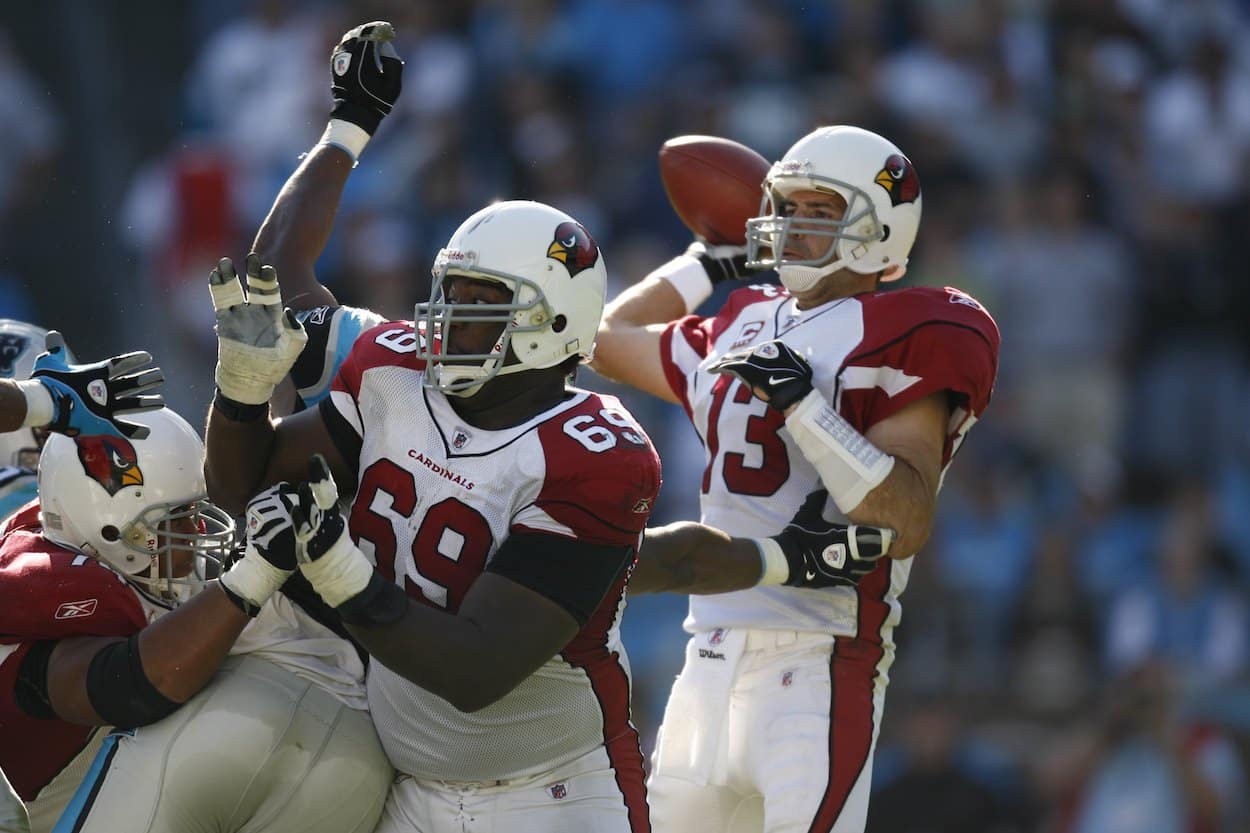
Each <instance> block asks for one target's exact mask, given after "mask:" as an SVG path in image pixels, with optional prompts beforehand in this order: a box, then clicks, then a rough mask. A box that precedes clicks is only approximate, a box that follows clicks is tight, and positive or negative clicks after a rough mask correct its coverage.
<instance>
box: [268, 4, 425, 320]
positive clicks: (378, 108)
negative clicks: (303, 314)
mask: <svg viewBox="0 0 1250 833" xmlns="http://www.w3.org/2000/svg"><path fill="white" fill-rule="evenodd" d="M394 37H395V30H394V28H393V27H392V26H391V24H389V23H386V22H384V21H374V22H373V23H366V24H363V25H361V26H357V27H356V28H354V29H352V30H351V31H349V32H347V33H346V34H344V35H343V37H342V39H341V40H340V41H339V43H338V45H337V46H336V47H335V48H334V49H333V51H332V54H331V56H330V73H331V92H332V93H333V95H334V109H333V110H332V111H331V114H330V122H329V124H328V125H327V126H326V130H325V133H324V134H323V135H322V137H321V139H320V140H319V141H318V143H317V145H316V146H315V147H314V148H313V149H312V150H311V151H309V153H308V155H307V156H306V157H304V161H303V162H302V163H301V164H300V166H299V167H298V168H297V169H296V170H295V173H293V174H291V177H290V178H289V179H288V180H287V181H286V184H285V185H284V186H283V187H282V190H281V191H280V192H279V193H278V198H277V199H276V200H275V201H274V204H273V207H272V208H271V209H270V210H269V215H268V216H267V217H266V218H265V221H264V223H262V224H261V227H260V231H259V232H258V233H257V235H256V240H255V241H254V242H253V244H252V250H253V251H254V252H256V253H257V254H258V255H259V256H260V258H261V260H262V261H263V262H264V263H268V264H272V265H273V266H274V267H275V268H276V269H277V270H278V274H280V275H282V301H283V303H284V304H286V305H287V306H288V307H290V308H291V309H295V310H302V309H312V308H313V307H318V306H322V305H325V304H331V305H333V304H336V303H337V302H336V300H335V298H334V295H333V293H331V292H330V290H328V289H326V288H325V287H324V286H322V285H321V282H320V281H318V280H317V275H316V273H315V271H314V266H315V265H316V262H317V258H318V257H319V256H320V255H321V252H322V250H323V249H325V246H326V242H327V241H328V240H329V239H330V231H331V229H332V228H333V227H334V216H335V213H336V212H337V211H338V207H339V200H340V198H341V197H342V196H343V187H344V186H345V185H346V184H347V177H348V175H349V174H350V173H351V170H352V168H353V167H355V164H356V159H357V157H359V156H360V153H361V151H362V150H364V147H365V145H366V144H367V143H368V141H369V139H370V137H372V136H373V133H374V131H376V130H377V128H378V125H379V124H380V123H381V121H382V119H383V118H384V117H385V116H386V115H387V114H388V113H390V111H391V108H392V107H393V106H394V104H395V101H396V100H397V99H398V98H399V92H400V88H401V86H402V76H403V69H404V62H403V61H401V60H400V59H399V56H398V55H397V54H396V53H395V49H394V47H393V46H391V43H390V42H391V39H392V38H394Z"/></svg>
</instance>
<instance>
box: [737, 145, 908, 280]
mask: <svg viewBox="0 0 1250 833" xmlns="http://www.w3.org/2000/svg"><path fill="white" fill-rule="evenodd" d="M796 191H826V192H830V191H832V192H834V193H837V194H840V195H841V196H842V198H843V199H844V200H846V211H845V212H844V213H843V215H842V218H841V219H840V220H828V219H816V218H809V217H802V218H799V217H787V216H785V214H786V211H785V204H786V199H787V197H788V196H789V195H790V194H793V193H794V192H796ZM760 215H761V216H759V217H754V218H752V219H750V220H747V265H748V266H750V267H751V268H755V269H776V270H777V273H778V275H779V276H780V277H781V282H782V284H784V285H785V287H786V288H787V289H789V290H790V291H791V292H803V291H806V290H808V289H811V288H812V287H813V286H815V285H816V283H817V282H818V281H819V280H820V279H821V278H823V277H824V276H826V275H829V274H832V273H833V272H836V271H837V270H839V269H850V270H851V271H852V272H858V273H860V274H872V273H874V272H880V271H882V270H886V269H889V270H891V271H890V275H889V277H890V278H891V279H895V278H900V277H902V273H903V271H904V270H906V268H907V255H908V253H909V252H910V251H911V246H912V243H914V242H915V240H916V232H917V230H918V229H919V228H920V179H919V177H917V176H916V169H915V168H914V167H912V164H911V161H910V160H909V159H908V158H907V157H906V156H904V155H903V152H902V151H901V150H899V149H898V147H897V146H896V145H895V144H894V143H893V142H891V141H889V140H888V139H886V138H884V137H883V136H879V135H877V134H876V133H873V132H871V131H868V130H863V129H861V128H858V127H850V126H847V125H837V126H834V127H821V128H818V129H817V130H814V131H812V132H811V133H809V134H807V135H806V136H804V137H803V138H802V139H799V141H798V142H796V143H795V145H794V146H793V147H792V148H790V150H788V151H787V152H786V155H785V156H784V157H782V159H781V161H779V162H777V163H775V164H774V165H773V166H772V168H771V169H770V170H769V172H768V176H767V178H766V179H765V180H764V199H763V202H762V203H761V205H760ZM792 234H795V235H798V234H801V235H803V236H805V237H816V238H828V240H829V248H828V249H827V250H826V251H825V252H824V254H822V255H821V256H819V257H813V258H806V259H799V258H793V257H790V258H787V257H786V256H785V251H786V238H787V237H788V236H789V235H792Z"/></svg>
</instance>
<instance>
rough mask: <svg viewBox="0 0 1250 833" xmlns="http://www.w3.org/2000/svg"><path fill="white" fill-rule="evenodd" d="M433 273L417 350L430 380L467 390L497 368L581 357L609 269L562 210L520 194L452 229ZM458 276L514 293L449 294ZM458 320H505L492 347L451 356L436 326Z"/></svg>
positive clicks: (514, 369) (591, 339) (420, 312)
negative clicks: (486, 300)
mask: <svg viewBox="0 0 1250 833" xmlns="http://www.w3.org/2000/svg"><path fill="white" fill-rule="evenodd" d="M433 273H434V282H433V300H431V302H430V303H428V304H418V305H417V310H416V324H417V329H418V333H419V335H420V336H421V337H420V339H419V342H418V345H417V348H418V349H417V357H418V358H420V359H424V360H425V361H426V362H427V369H426V374H425V378H426V384H428V385H430V386H432V387H436V388H439V389H440V390H442V391H444V392H446V393H452V394H456V395H459V396H471V395H473V394H474V393H476V392H477V391H478V389H479V388H481V386H482V385H483V384H484V383H485V382H487V381H489V380H490V379H493V378H494V377H495V376H498V375H502V374H508V373H519V372H521V371H525V370H534V369H537V368H546V367H555V366H556V365H558V364H560V363H561V362H563V361H565V360H566V359H568V358H569V357H570V356H581V357H582V358H583V359H588V358H589V357H590V355H591V353H592V352H593V350H594V343H595V333H596V332H597V331H598V329H599V319H600V318H601V317H602V316H603V302H604V294H605V293H606V292H607V281H608V273H607V269H606V268H605V267H604V263H603V255H602V254H601V253H600V251H599V247H598V245H596V243H595V241H594V238H593V237H591V236H590V233H589V232H587V231H586V229H585V228H584V227H583V226H582V224H581V223H579V222H577V221H576V220H574V219H573V218H572V217H570V216H569V215H567V214H565V213H564V212H563V211H559V210H557V209H555V208H552V207H551V206H549V205H544V204H542V203H539V202H529V201H524V200H514V201H509V202H498V203H495V204H494V205H490V206H487V207H486V208H483V209H482V210H481V211H478V212H477V213H476V214H474V215H473V216H472V217H469V219H467V220H465V221H464V223H463V224H461V226H460V228H458V229H456V231H455V233H454V234H452V236H451V239H450V240H448V241H447V246H446V247H445V248H443V249H442V250H441V251H440V252H439V253H438V256H437V257H436V258H435V260H434V268H433ZM457 275H464V276H467V277H470V278H476V279H478V280H485V281H493V282H497V283H500V284H503V285H504V286H506V287H508V288H509V289H510V290H511V291H512V300H511V301H510V302H508V303H501V304H456V303H450V302H448V300H447V283H448V280H447V279H448V278H450V277H454V276H457ZM458 322H495V323H502V324H503V325H504V327H503V332H502V333H501V334H500V336H499V339H498V340H497V341H496V342H495V344H494V345H493V346H492V347H491V349H490V350H489V352H486V353H478V354H456V355H455V356H449V355H448V354H446V353H444V352H443V350H444V348H443V339H442V338H441V334H442V333H444V332H446V328H447V327H448V326H450V325H451V324H453V323H458ZM509 350H511V354H512V355H515V357H516V358H515V360H512V359H510V358H509Z"/></svg>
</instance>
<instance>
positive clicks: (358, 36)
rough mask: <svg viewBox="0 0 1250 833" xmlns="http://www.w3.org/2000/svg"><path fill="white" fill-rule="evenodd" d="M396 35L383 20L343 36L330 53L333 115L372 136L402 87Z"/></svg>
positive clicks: (359, 27) (390, 26) (402, 67)
mask: <svg viewBox="0 0 1250 833" xmlns="http://www.w3.org/2000/svg"><path fill="white" fill-rule="evenodd" d="M394 37H395V27H394V26H392V25H391V24H389V23H387V22H386V21H384V20H375V21H373V22H372V23H364V24H361V25H360V26H357V27H356V28H355V29H352V30H351V31H349V32H348V33H347V34H345V35H343V39H342V40H341V41H339V45H338V46H336V47H334V52H333V54H331V56H330V91H331V92H332V93H333V94H334V109H333V110H332V111H331V112H330V116H331V118H336V119H343V120H344V121H349V122H351V123H352V124H354V125H356V126H358V127H359V128H361V129H362V130H364V131H365V132H366V133H368V134H369V135H370V136H372V135H373V133H374V131H375V130H377V129H378V125H379V124H381V122H382V118H383V116H386V115H387V114H388V113H390V112H391V108H392V107H394V106H395V102H396V100H398V99H399V91H400V88H401V87H402V86H403V73H404V62H403V61H402V60H400V58H399V53H397V52H396V51H395V47H393V46H391V39H392V38H394Z"/></svg>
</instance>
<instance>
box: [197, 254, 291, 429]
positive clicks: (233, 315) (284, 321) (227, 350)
mask: <svg viewBox="0 0 1250 833" xmlns="http://www.w3.org/2000/svg"><path fill="white" fill-rule="evenodd" d="M208 291H209V292H210V293H212V296H213V310H214V312H216V314H217V373H216V376H217V388H218V389H219V390H220V391H221V393H222V395H223V396H225V397H226V398H228V399H232V400H234V401H235V402H242V403H244V404H246V405H263V404H265V403H266V402H268V401H269V397H270V396H272V395H273V391H274V388H276V387H277V386H278V383H279V382H281V381H282V379H283V378H284V377H285V376H286V375H287V373H289V372H290V370H291V366H292V365H294V364H295V359H296V358H298V357H299V354H300V351H301V350H303V349H304V344H305V343H307V341H308V334H307V333H305V332H304V326H303V325H302V324H300V323H299V321H297V320H296V319H295V314H294V313H293V312H291V311H290V310H289V309H288V310H283V307H282V295H281V294H280V292H279V291H278V275H277V273H276V272H275V271H274V268H273V267H272V266H262V265H261V262H260V257H259V256H258V255H256V253H254V252H253V253H252V254H250V255H248V256H247V295H246V296H244V294H243V286H242V285H241V284H240V283H239V277H238V275H237V274H236V273H235V271H234V264H233V263H232V262H231V261H230V258H228V257H223V258H222V259H221V260H220V261H219V262H218V263H217V268H216V269H214V270H213V271H212V272H210V273H209V275H208Z"/></svg>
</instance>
